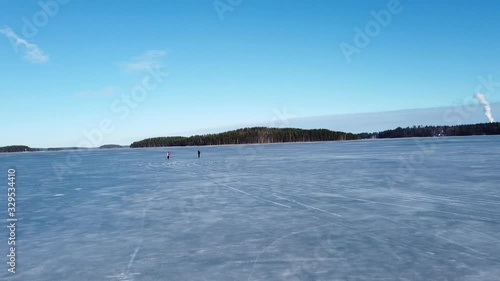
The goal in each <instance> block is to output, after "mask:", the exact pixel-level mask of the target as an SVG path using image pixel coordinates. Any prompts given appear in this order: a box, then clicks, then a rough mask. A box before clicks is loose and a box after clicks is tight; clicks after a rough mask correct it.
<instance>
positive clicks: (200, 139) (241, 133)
mask: <svg viewBox="0 0 500 281" xmlns="http://www.w3.org/2000/svg"><path fill="white" fill-rule="evenodd" d="M473 135H500V123H499V122H493V123H481V124H472V125H455V126H413V127H406V128H401V127H398V128H396V129H392V130H385V131H381V132H375V133H360V134H353V133H346V132H338V131H331V130H327V129H310V130H306V129H296V128H267V127H252V128H243V129H238V130H233V131H227V132H223V133H219V134H206V135H196V136H191V137H182V136H176V137H157V138H148V139H144V140H141V141H136V142H134V143H132V144H131V145H130V147H131V148H138V147H165V146H204V145H228V144H259V143H287V142H318V141H340V140H360V139H376V138H377V139H386V138H411V137H445V136H473ZM119 147H122V146H120V145H103V146H101V147H100V148H119ZM76 149H82V148H78V147H67V148H47V149H41V148H31V147H29V146H26V145H11V146H4V147H0V153H2V152H33V151H58V150H76Z"/></svg>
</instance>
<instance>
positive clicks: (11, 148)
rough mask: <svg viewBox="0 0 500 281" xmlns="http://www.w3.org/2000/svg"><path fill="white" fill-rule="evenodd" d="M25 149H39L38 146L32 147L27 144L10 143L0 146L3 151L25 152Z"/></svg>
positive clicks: (0, 150)
mask: <svg viewBox="0 0 500 281" xmlns="http://www.w3.org/2000/svg"><path fill="white" fill-rule="evenodd" d="M24 151H38V149H36V148H31V147H29V146H26V145H9V146H3V147H0V153H1V152H24Z"/></svg>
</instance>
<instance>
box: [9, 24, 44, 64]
mask: <svg viewBox="0 0 500 281" xmlns="http://www.w3.org/2000/svg"><path fill="white" fill-rule="evenodd" d="M0 33H2V34H3V35H5V36H6V37H7V38H8V39H9V40H10V41H11V43H12V47H14V50H16V52H18V51H19V49H21V51H22V52H23V53H24V58H25V59H27V60H28V61H30V62H33V63H46V62H48V61H49V57H48V56H47V55H46V54H45V53H44V52H43V51H42V50H41V49H40V48H38V46H37V45H35V44H32V43H29V42H28V41H26V40H25V39H23V38H21V37H19V36H18V35H17V34H16V33H15V32H14V31H12V29H11V28H10V27H4V28H1V29H0Z"/></svg>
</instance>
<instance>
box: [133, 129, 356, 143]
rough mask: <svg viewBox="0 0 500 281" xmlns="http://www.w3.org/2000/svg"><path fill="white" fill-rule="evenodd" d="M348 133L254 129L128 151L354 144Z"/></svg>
mask: <svg viewBox="0 0 500 281" xmlns="http://www.w3.org/2000/svg"><path fill="white" fill-rule="evenodd" d="M358 138H359V137H358V136H357V135H355V134H352V133H344V132H335V131H330V130H326V129H313V130H303V129H294V128H283V129H281V128H266V127H254V128H244V129H238V130H234V131H228V132H224V133H220V134H208V135H196V136H191V137H159V138H149V139H145V140H142V141H137V142H134V143H132V144H131V145H130V147H132V148H135V147H163V146H193V145H195V146H197V145H223V144H250V143H283V142H312V141H337V140H355V139H358Z"/></svg>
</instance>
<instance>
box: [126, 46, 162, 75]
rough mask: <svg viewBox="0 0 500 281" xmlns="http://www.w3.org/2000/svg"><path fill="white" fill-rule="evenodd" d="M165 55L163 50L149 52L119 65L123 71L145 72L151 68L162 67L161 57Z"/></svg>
mask: <svg viewBox="0 0 500 281" xmlns="http://www.w3.org/2000/svg"><path fill="white" fill-rule="evenodd" d="M166 55H167V52H166V51H163V50H149V51H146V52H144V53H143V54H142V55H141V56H139V57H135V58H133V59H132V60H131V61H130V62H125V63H122V64H121V67H122V68H123V69H124V70H125V71H130V72H134V71H145V70H148V69H152V68H158V67H161V66H163V62H162V60H163V57H165V56H166Z"/></svg>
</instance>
